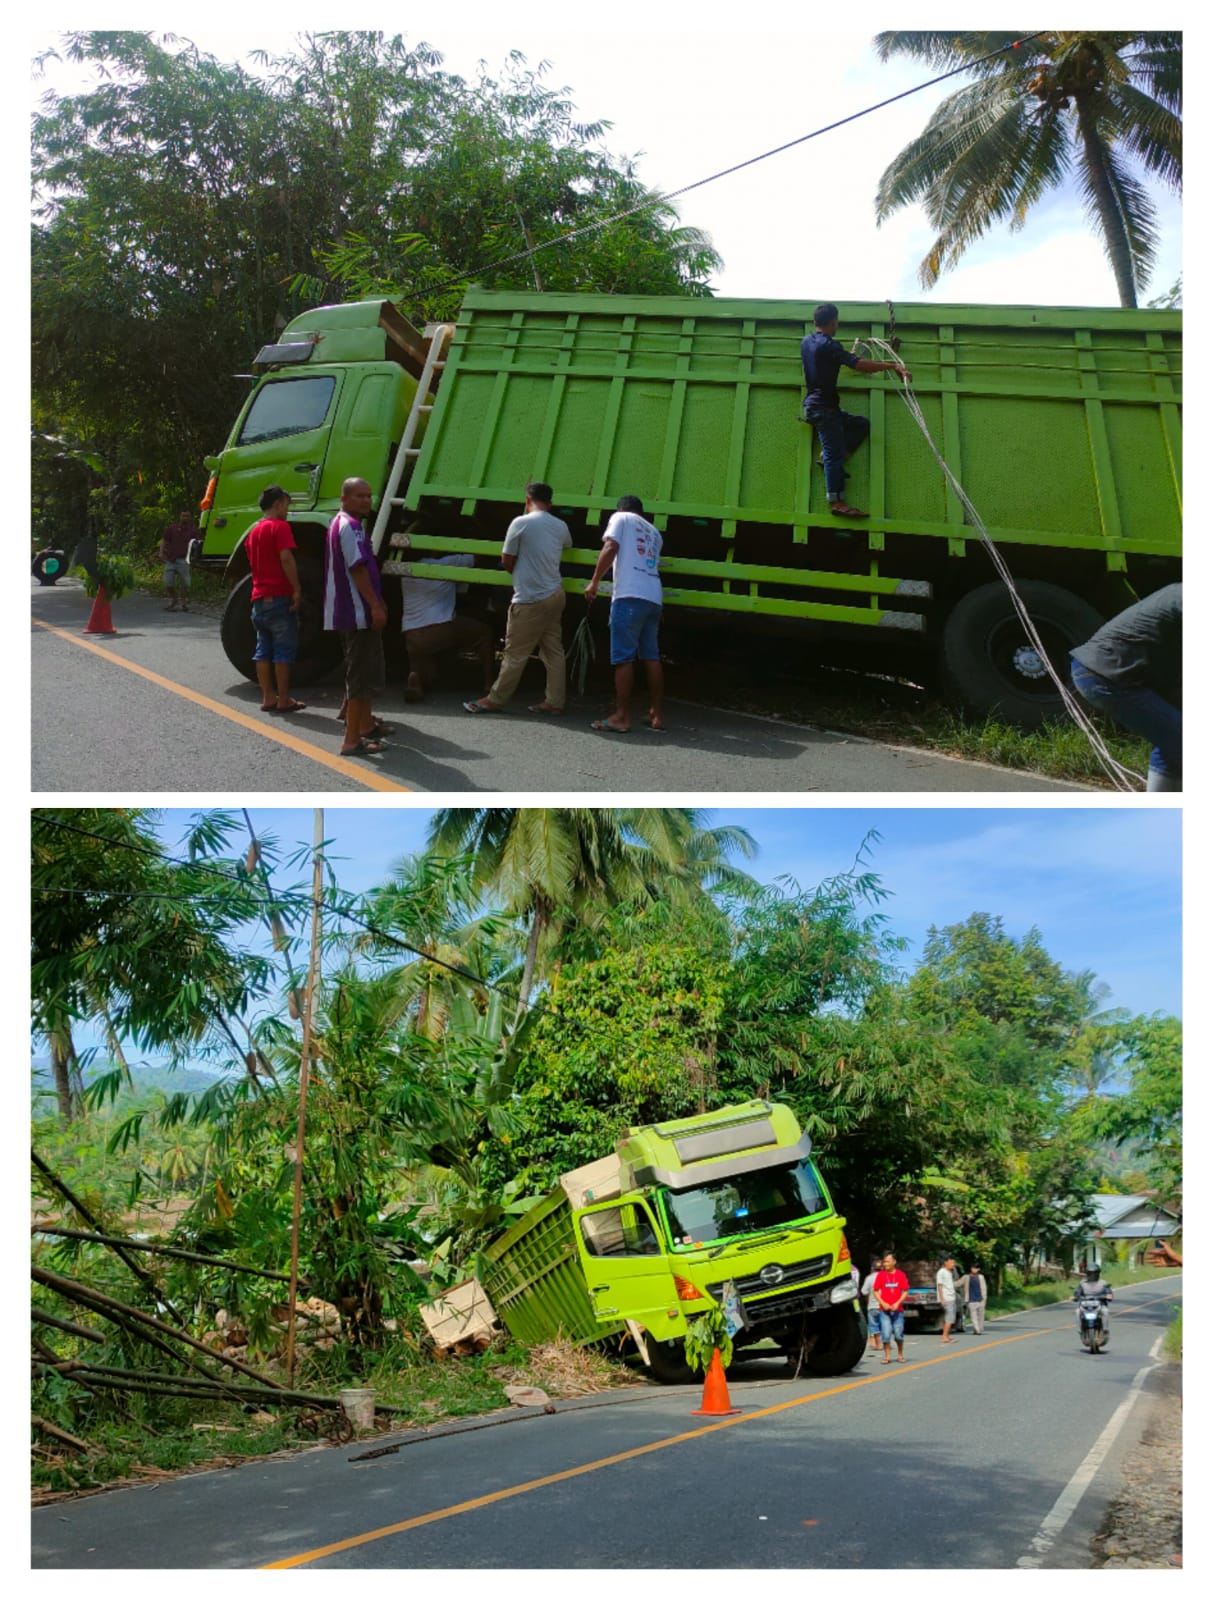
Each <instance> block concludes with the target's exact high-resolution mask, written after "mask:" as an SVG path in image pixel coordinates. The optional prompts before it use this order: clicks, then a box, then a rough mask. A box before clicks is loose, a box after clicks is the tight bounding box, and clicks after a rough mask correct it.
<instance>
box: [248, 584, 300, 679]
mask: <svg viewBox="0 0 1213 1600" xmlns="http://www.w3.org/2000/svg"><path fill="white" fill-rule="evenodd" d="M253 626H254V627H255V628H256V630H257V648H256V649H255V650H254V651H253V660H254V661H277V662H289V661H294V659H295V656H296V655H297V653H298V650H299V613H298V612H297V611H292V610H291V597H290V595H286V594H271V595H266V596H265V597H264V598H263V599H261V600H254V601H253Z"/></svg>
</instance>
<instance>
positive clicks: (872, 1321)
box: [868, 1305, 880, 1337]
mask: <svg viewBox="0 0 1213 1600" xmlns="http://www.w3.org/2000/svg"><path fill="white" fill-rule="evenodd" d="M868 1332H869V1333H870V1334H871V1335H872V1336H873V1337H875V1336H876V1334H878V1333H879V1332H880V1307H879V1306H876V1305H871V1306H869V1307H868Z"/></svg>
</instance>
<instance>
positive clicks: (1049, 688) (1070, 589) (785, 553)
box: [197, 289, 1182, 724]
mask: <svg viewBox="0 0 1213 1600" xmlns="http://www.w3.org/2000/svg"><path fill="white" fill-rule="evenodd" d="M813 311H814V306H813V303H812V302H807V303H806V302H803V301H782V300H723V299H721V300H689V299H678V298H675V297H671V296H642V295H593V294H585V295H577V294H534V293H524V292H521V291H513V290H510V291H494V290H487V289H470V290H469V291H468V293H467V295H466V296H465V298H464V302H463V305H462V307H461V308H460V311H459V314H458V319H457V321H456V322H455V323H454V324H451V325H446V324H443V325H434V326H431V327H427V328H426V329H425V330H424V332H423V333H419V332H418V331H417V330H416V329H414V328H412V327H410V325H409V324H408V323H407V322H406V321H405V320H404V318H403V317H401V316H400V314H399V313H398V312H397V311H396V310H395V308H394V307H392V306H391V305H389V304H387V303H385V302H383V301H364V302H359V303H357V304H353V305H345V306H321V307H319V308H318V309H316V310H314V311H308V312H306V313H304V314H303V315H302V316H299V317H296V318H295V320H294V321H293V322H291V323H290V324H289V325H288V326H287V327H286V328H285V329H284V330H283V332H282V334H281V335H280V336H279V341H278V342H277V343H275V344H273V345H267V346H266V347H265V348H264V349H263V350H261V351H260V353H259V354H258V356H257V358H256V361H255V362H254V373H255V375H256V384H255V387H254V388H253V392H252V393H251V395H250V396H249V397H248V399H247V400H246V402H245V404H244V405H243V406H242V408H241V410H240V413H239V415H238V417H237V419H236V422H235V425H234V427H233V429H232V432H231V435H230V437H229V439H228V441H227V445H226V447H225V448H224V449H223V451H222V452H221V453H220V454H219V455H217V456H212V457H209V458H208V462H207V464H208V466H209V467H210V469H211V473H212V477H211V481H210V485H209V487H208V489H207V492H206V497H205V500H204V502H203V508H204V509H203V516H202V517H201V519H200V521H201V523H202V526H203V529H204V538H203V541H202V544H201V550H200V552H199V554H198V557H197V558H198V559H200V560H201V561H202V562H203V563H208V564H209V563H214V564H215V565H217V566H219V567H222V568H226V569H227V570H228V572H229V574H230V576H231V578H232V580H233V582H234V583H235V584H236V588H235V590H234V592H233V596H232V602H231V605H230V606H229V607H228V609H227V611H226V613H225V616H224V623H223V642H224V647H225V649H226V651H227V654H228V657H229V659H230V660H231V662H232V664H233V666H234V667H236V668H237V670H239V671H241V672H245V673H247V672H248V671H249V670H250V667H249V663H250V661H251V658H252V638H251V636H250V633H249V627H250V624H249V606H248V594H247V579H246V569H247V563H246V560H245V557H244V554H243V540H244V536H245V534H246V532H247V530H248V528H249V527H250V526H251V525H252V523H253V522H254V521H255V520H256V518H257V515H258V511H257V498H258V496H259V494H260V493H261V491H262V490H263V489H264V488H265V487H266V486H267V485H269V484H282V485H283V486H284V487H285V488H286V489H287V490H288V491H289V493H290V496H291V511H290V518H289V520H290V523H291V527H292V531H293V533H294V537H295V543H296V547H297V550H298V558H297V559H298V564H299V571H300V576H301V579H302V583H303V590H304V605H303V608H302V612H301V619H300V620H301V640H300V651H299V660H298V663H297V665H296V670H295V676H296V678H297V679H298V680H299V681H300V682H302V681H305V680H306V678H307V677H309V676H314V675H316V674H317V673H318V672H320V671H322V670H324V669H325V668H326V667H327V666H328V665H329V664H330V662H331V660H332V657H333V641H332V639H331V637H326V636H325V635H324V634H323V632H322V631H321V629H320V627H319V607H318V602H317V598H316V597H317V596H318V594H319V586H320V570H321V563H320V551H321V548H322V545H323V532H324V528H325V526H326V525H327V523H328V521H329V520H330V519H331V518H332V517H333V516H334V514H335V513H336V510H337V506H338V502H339V499H340V493H341V483H342V481H343V480H344V479H346V478H350V477H357V478H365V479H366V480H367V482H368V483H370V485H371V487H372V490H373V498H374V522H373V529H372V542H373V544H374V548H375V553H376V557H377V558H378V560H379V562H380V567H381V570H382V571H383V572H384V573H385V574H386V575H387V576H388V577H389V579H390V578H391V576H392V575H393V574H396V575H409V574H411V575H413V576H415V577H418V578H438V579H441V578H443V577H444V576H446V575H447V574H446V573H445V571H444V569H443V568H442V567H440V566H436V565H435V564H434V563H433V562H432V561H430V560H428V559H427V557H429V556H430V555H431V554H433V555H437V554H451V553H456V552H462V553H464V554H470V555H471V556H473V557H474V558H475V561H476V565H475V566H474V567H469V568H466V569H464V570H463V571H462V572H461V575H460V576H461V580H466V581H467V582H469V583H470V584H472V585H474V586H477V588H476V591H475V592H479V593H482V594H484V595H485V597H486V599H487V598H488V597H489V596H490V595H491V593H492V588H493V586H498V587H499V588H500V589H501V590H502V599H503V600H504V599H505V594H504V589H505V586H507V585H508V584H509V577H508V575H507V574H506V573H504V572H503V571H502V570H501V567H500V562H499V557H500V551H501V538H502V534H503V533H504V531H505V529H506V527H507V526H508V525H509V523H510V521H511V519H512V518H513V517H514V516H516V515H517V512H518V508H519V505H520V502H521V496H522V493H523V490H524V488H525V486H526V484H527V483H529V482H532V481H542V482H545V483H550V484H551V485H552V487H553V490H554V492H555V503H554V510H555V512H556V514H557V515H558V516H559V517H560V518H561V519H562V520H563V521H564V522H566V523H567V524H568V525H569V528H570V530H571V532H572V535H573V548H572V549H571V550H570V551H568V552H567V554H566V556H565V559H564V565H563V580H562V581H563V583H564V587H565V588H566V589H567V590H568V591H570V592H572V593H578V592H579V591H580V589H581V588H582V587H584V581H585V578H586V577H587V576H588V575H589V573H590V572H591V571H592V570H593V567H594V563H595V560H596V557H597V553H598V549H599V547H600V546H601V543H602V537H601V535H602V526H601V525H602V523H603V521H604V519H605V518H606V517H608V516H609V515H610V514H611V511H612V510H613V508H614V506H615V504H616V501H617V500H618V499H619V496H620V495H621V494H636V495H639V496H640V498H641V499H642V500H643V501H644V504H645V507H646V510H647V512H648V514H649V516H650V517H651V519H652V521H653V522H654V524H655V525H656V527H657V528H658V529H659V530H660V531H661V534H662V539H663V549H662V585H663V600H664V605H665V611H664V615H665V626H666V629H667V631H668V630H669V629H671V628H672V627H674V626H676V625H677V624H678V622H679V620H680V619H681V621H682V623H683V625H684V627H685V626H688V625H690V624H693V623H694V622H695V621H696V620H698V621H699V622H703V623H708V624H710V627H711V630H712V638H713V640H714V641H716V642H718V640H719V634H720V628H721V624H722V623H724V624H725V625H726V626H731V627H733V628H734V629H736V630H747V631H751V632H752V631H754V630H756V629H761V630H762V631H763V632H764V634H767V635H769V634H770V633H771V632H772V631H773V630H776V629H778V630H781V631H785V632H786V631H788V630H789V629H794V628H803V627H804V626H805V625H806V624H807V625H808V626H809V627H811V628H814V629H817V630H819V631H820V630H822V629H828V630H830V631H832V632H836V631H838V630H847V631H849V632H850V633H851V634H852V636H854V637H859V635H858V634H857V633H856V630H858V629H867V630H868V633H867V635H866V638H867V641H868V642H872V641H874V640H875V639H876V638H877V637H878V636H880V637H884V638H886V639H892V640H900V641H901V643H902V646H903V651H902V652H901V653H902V654H903V655H904V653H905V650H906V649H909V650H911V651H912V652H913V655H912V659H911V661H910V662H909V663H908V666H909V667H910V669H911V671H912V672H914V673H915V674H920V673H921V674H926V675H929V674H930V673H932V672H934V671H938V673H939V675H940V677H941V679H942V682H943V684H944V686H945V688H946V690H947V691H948V693H949V694H950V696H951V697H952V698H953V699H955V700H957V701H958V702H961V703H963V704H965V705H967V706H969V707H970V708H972V709H973V710H975V711H978V712H982V713H987V712H996V713H997V714H998V715H999V716H1000V717H1002V718H1003V719H1004V720H1010V721H1017V722H1021V723H1024V724H1032V723H1035V722H1039V721H1041V720H1043V719H1044V718H1045V717H1047V716H1051V715H1056V714H1058V713H1059V711H1060V709H1061V700H1060V695H1059V692H1058V690H1057V688H1056V686H1055V684H1054V681H1053V679H1052V677H1051V676H1050V674H1049V671H1048V668H1047V665H1046V662H1045V660H1044V659H1043V657H1042V653H1041V650H1043V655H1044V656H1047V657H1048V660H1049V661H1050V662H1051V663H1052V664H1053V666H1054V667H1055V668H1056V669H1057V671H1058V673H1059V675H1060V676H1061V678H1062V680H1063V682H1068V681H1069V679H1068V673H1069V659H1068V656H1069V651H1070V650H1071V649H1073V648H1074V647H1075V646H1076V645H1079V644H1081V643H1082V642H1083V641H1084V640H1086V639H1089V638H1090V637H1091V635H1092V634H1093V633H1094V632H1095V631H1096V629H1097V628H1098V627H1099V626H1100V625H1101V623H1102V621H1103V620H1104V619H1105V618H1106V617H1108V616H1112V615H1114V614H1115V613H1117V612H1120V611H1123V610H1124V609H1125V607H1126V606H1128V605H1130V604H1132V603H1133V602H1134V601H1136V600H1137V599H1139V598H1143V597H1144V596H1145V595H1147V594H1150V593H1152V592H1153V591H1154V590H1155V589H1158V588H1161V587H1162V585H1163V584H1167V583H1175V582H1178V581H1179V579H1180V576H1181V574H1180V561H1179V556H1180V507H1179V484H1180V445H1181V428H1180V403H1181V382H1182V375H1181V369H1180V362H1181V331H1180V330H1181V318H1180V314H1179V313H1178V312H1174V311H1124V310H1085V309H1073V308H1067V307H1059V306H943V305H920V306H917V305H916V306H898V307H897V308H896V331H894V326H893V317H892V316H891V315H890V310H889V308H888V307H887V305H886V304H859V305H857V304H848V305H847V306H845V307H844V308H842V315H843V319H844V321H845V323H846V326H847V331H848V335H849V336H854V337H856V338H858V339H859V340H861V341H862V340H863V339H864V338H867V339H869V340H873V339H880V340H882V341H884V342H885V343H886V344H888V343H890V342H893V343H895V344H896V346H897V353H898V359H899V360H900V361H903V362H904V363H905V366H906V367H907V368H908V369H909V370H910V371H911V372H912V373H913V393H914V397H915V399H916V401H917V404H918V406H919V407H920V408H921V413H922V417H923V419H924V421H925V424H926V426H927V428H928V430H929V433H930V436H931V440H932V441H933V443H934V445H935V447H936V448H937V449H938V450H939V451H940V452H941V454H942V456H943V458H944V460H946V462H947V464H948V467H949V469H950V470H951V471H952V472H953V473H954V474H955V476H956V478H957V480H958V482H959V483H960V484H961V485H962V486H963V488H964V490H965V492H966V493H967V494H968V496H969V497H970V499H971V501H972V503H973V505H974V506H975V507H976V508H977V510H978V512H979V514H980V516H981V518H982V520H983V521H984V523H985V525H986V528H987V529H988V532H989V534H990V537H991V538H992V540H993V541H994V543H995V545H997V547H998V548H999V550H1000V551H1001V553H1002V555H1003V557H1004V558H1005V560H1006V562H1007V564H1008V566H1009V568H1010V571H1011V573H1012V575H1013V577H1014V580H1015V586H1016V589H1017V590H1018V593H1019V596H1020V598H1021V600H1022V601H1023V603H1024V605H1025V606H1026V607H1027V610H1028V612H1029V613H1030V615H1031V617H1032V619H1033V621H1034V623H1035V626H1036V629H1037V633H1038V636H1039V641H1040V646H1041V649H1038V648H1037V646H1036V645H1035V644H1033V643H1031V642H1030V641H1029V639H1028V637H1027V635H1026V633H1025V631H1024V627H1023V625H1022V623H1021V622H1020V620H1019V617H1018V616H1017V615H1016V611H1015V608H1014V601H1013V597H1012V595H1011V594H1010V593H1009V592H1008V590H1007V589H1006V587H1005V586H1004V584H1003V582H1002V580H1001V579H1000V578H998V577H997V576H996V574H995V572H994V568H993V565H992V563H991V560H990V556H989V553H988V551H987V550H986V548H985V546H984V544H983V542H982V539H981V535H980V532H979V530H978V529H977V528H976V527H973V526H970V525H969V523H968V522H967V521H966V513H965V512H964V510H963V508H962V506H961V505H960V503H959V501H958V500H957V498H956V496H955V495H954V494H953V493H952V492H951V491H950V490H949V489H948V488H947V486H946V484H945V480H944V477H943V474H942V472H941V471H940V469H939V466H938V463H937V462H936V460H935V458H934V455H933V454H932V451H931V446H930V445H929V444H928V442H927V440H926V439H925V438H924V437H923V434H922V432H921V431H920V429H919V427H918V424H917V423H916V421H915V420H914V419H913V418H912V417H911V416H910V414H909V412H908V411H907V410H906V408H905V406H904V405H903V403H902V399H901V397H900V395H899V392H898V387H897V385H896V384H894V383H893V382H892V381H891V380H889V379H887V378H882V377H880V376H879V375H876V376H875V377H874V378H873V380H872V381H871V383H870V384H867V385H864V386H863V387H862V388H861V387H860V386H858V385H856V386H855V387H854V389H853V391H851V392H849V393H848V399H847V404H848V405H849V406H850V407H851V409H852V410H853V411H854V412H855V413H856V415H857V416H859V417H860V418H861V419H862V420H863V421H864V422H866V423H867V424H868V425H870V427H871V433H870V435H869V443H868V445H867V447H866V448H865V449H864V450H861V451H860V452H859V453H858V454H857V455H855V456H854V457H852V459H851V462H850V465H849V470H850V472H851V475H852V479H851V483H850V484H849V485H848V496H850V494H851V493H852V492H853V493H854V496H855V503H856V504H858V505H861V506H863V507H864V508H865V510H866V511H867V516H866V518H865V519H864V520H863V522H862V523H858V522H855V523H851V524H849V525H848V536H847V537H846V538H845V539H840V538H839V537H837V535H838V531H839V527H840V524H839V519H838V518H837V517H836V516H833V515H831V512H830V508H829V504H828V500H827V491H826V487H825V485H823V483H822V479H821V475H820V473H818V472H816V471H815V470H814V460H813V458H814V454H815V449H816V447H815V445H814V442H813V435H812V430H810V429H808V428H805V427H804V425H803V422H802V421H801V396H802V393H803V373H802V371H801V362H800V344H801V341H802V340H803V339H804V337H805V336H806V334H808V333H810V331H811V328H812V324H813ZM485 586H488V587H487V588H486V587H485ZM386 598H387V601H388V606H389V612H390V613H391V616H390V619H389V625H388V632H389V634H390V635H395V634H396V633H398V631H399V628H398V621H397V619H398V616H399V606H400V597H399V585H397V584H396V583H394V582H390V583H389V585H388V587H387V593H386ZM722 613H723V614H724V615H722Z"/></svg>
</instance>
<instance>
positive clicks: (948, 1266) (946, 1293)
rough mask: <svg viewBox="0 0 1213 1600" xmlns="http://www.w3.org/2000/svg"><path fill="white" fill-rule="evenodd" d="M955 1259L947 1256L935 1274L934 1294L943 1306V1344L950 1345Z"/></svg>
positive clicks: (954, 1303) (954, 1323) (953, 1320)
mask: <svg viewBox="0 0 1213 1600" xmlns="http://www.w3.org/2000/svg"><path fill="white" fill-rule="evenodd" d="M955 1271H956V1257H955V1256H949V1257H948V1259H947V1260H946V1261H945V1262H944V1264H943V1266H942V1267H940V1269H939V1271H938V1272H937V1273H936V1274H935V1293H936V1294H937V1295H938V1296H939V1303H940V1305H942V1306H943V1341H942V1342H943V1343H944V1344H951V1343H952V1329H953V1327H954V1326H955V1325H956V1279H955V1278H954V1277H953V1276H952V1274H953V1273H954V1272H955Z"/></svg>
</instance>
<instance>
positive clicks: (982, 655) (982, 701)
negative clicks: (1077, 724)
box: [940, 580, 1104, 728]
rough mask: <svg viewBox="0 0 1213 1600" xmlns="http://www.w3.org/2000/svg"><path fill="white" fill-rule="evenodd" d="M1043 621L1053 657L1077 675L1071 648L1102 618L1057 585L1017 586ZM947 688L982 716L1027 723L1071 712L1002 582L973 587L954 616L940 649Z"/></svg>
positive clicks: (1062, 670)
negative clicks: (1063, 705) (1065, 708)
mask: <svg viewBox="0 0 1213 1600" xmlns="http://www.w3.org/2000/svg"><path fill="white" fill-rule="evenodd" d="M1016 587H1017V589H1018V590H1019V595H1020V599H1021V600H1022V601H1023V603H1024V605H1025V606H1027V608H1028V613H1029V615H1030V616H1031V618H1032V621H1033V622H1034V623H1035V624H1036V628H1037V631H1038V632H1039V634H1040V637H1041V642H1042V643H1043V645H1044V647H1045V649H1046V651H1047V653H1048V656H1049V660H1050V661H1051V662H1052V664H1053V667H1054V669H1055V670H1056V672H1057V674H1058V676H1059V677H1060V678H1061V680H1062V682H1063V683H1066V684H1068V683H1069V681H1070V661H1069V652H1070V651H1071V650H1072V649H1073V648H1074V646H1075V645H1078V644H1082V643H1083V642H1084V641H1085V640H1087V639H1089V638H1090V637H1091V635H1092V634H1093V633H1094V632H1095V630H1096V629H1097V628H1099V627H1100V626H1101V625H1102V624H1103V620H1104V619H1103V617H1101V616H1100V614H1099V612H1098V611H1096V609H1095V607H1094V606H1092V605H1089V604H1088V603H1087V601H1085V600H1083V599H1080V598H1079V596H1078V595H1076V594H1072V593H1071V592H1070V590H1069V589H1062V588H1060V587H1059V586H1058V585H1057V584H1055V583H1039V582H1036V581H1034V580H1026V581H1025V582H1023V583H1020V584H1017V585H1016ZM940 655H941V666H942V670H943V681H944V688H945V692H946V693H947V695H948V697H949V698H950V699H951V700H953V701H954V702H955V703H957V704H959V705H963V706H966V707H967V708H968V709H969V710H970V711H976V712H979V713H981V714H982V715H986V716H988V715H991V714H996V715H998V716H1000V717H1001V718H1003V719H1004V720H1005V721H1007V722H1012V723H1015V724H1017V725H1018V726H1019V727H1022V728H1037V727H1039V726H1040V725H1041V724H1042V723H1043V722H1047V721H1049V720H1050V719H1056V718H1058V717H1061V716H1064V714H1065V713H1064V710H1063V707H1062V700H1061V695H1060V694H1059V693H1058V691H1057V687H1056V685H1055V684H1054V683H1053V680H1052V679H1051V678H1050V677H1049V675H1048V672H1047V671H1046V669H1045V666H1044V664H1043V663H1042V661H1041V659H1040V657H1039V655H1038V654H1037V652H1036V650H1035V648H1034V646H1032V645H1031V644H1030V643H1029V642H1028V638H1027V636H1026V634H1025V633H1024V631H1023V625H1022V623H1021V622H1020V620H1019V618H1018V617H1017V616H1016V614H1015V610H1014V608H1013V606H1012V604H1011V597H1010V595H1009V594H1008V592H1007V589H1006V587H1005V585H1004V584H1002V583H986V584H983V585H982V586H981V588H980V589H972V590H970V592H969V593H968V594H966V595H965V596H964V597H963V598H962V599H961V600H959V601H957V603H956V605H955V606H954V607H953V608H952V610H951V612H950V613H949V614H948V618H947V620H946V622H945V623H944V627H943V640H942V645H941V649H940Z"/></svg>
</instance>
